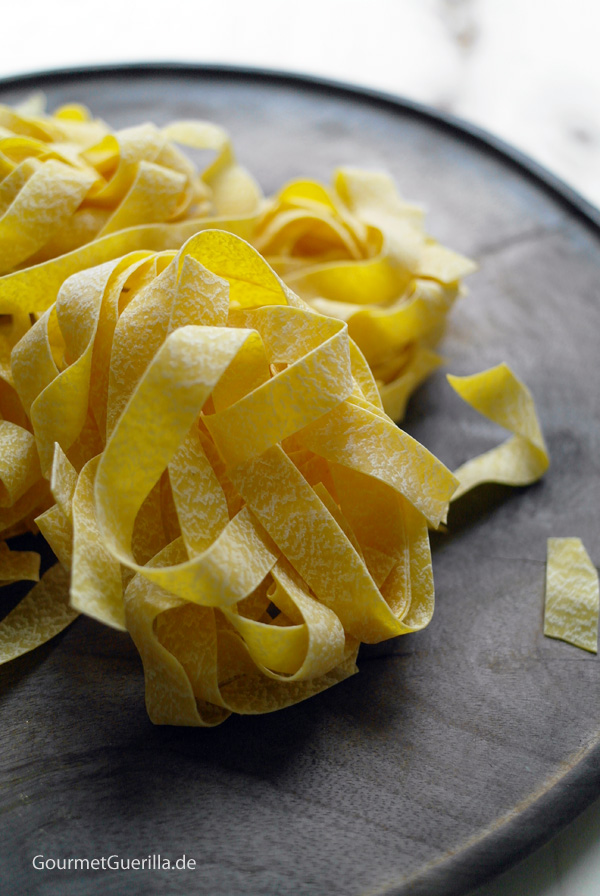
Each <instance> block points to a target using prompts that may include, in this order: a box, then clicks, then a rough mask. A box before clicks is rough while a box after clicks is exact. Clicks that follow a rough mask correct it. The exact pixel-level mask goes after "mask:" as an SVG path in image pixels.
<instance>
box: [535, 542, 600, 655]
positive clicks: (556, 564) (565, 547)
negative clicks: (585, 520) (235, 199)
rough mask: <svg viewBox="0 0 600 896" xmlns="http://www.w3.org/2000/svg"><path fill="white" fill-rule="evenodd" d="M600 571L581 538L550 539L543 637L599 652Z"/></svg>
mask: <svg viewBox="0 0 600 896" xmlns="http://www.w3.org/2000/svg"><path fill="white" fill-rule="evenodd" d="M599 612H600V592H599V586H598V571H597V569H596V567H595V566H594V565H593V563H592V561H591V560H590V557H589V555H588V553H587V551H586V549H585V547H584V546H583V543H582V542H581V540H580V539H579V538H549V539H548V560H547V565H546V601H545V612H544V634H545V635H547V636H548V637H549V638H559V639H560V640H561V641H568V642H569V643H570V644H574V645H575V646H576V647H581V648H582V649H583V650H589V651H590V652H591V653H597V652H598V614H599Z"/></svg>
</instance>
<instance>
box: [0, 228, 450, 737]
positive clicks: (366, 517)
mask: <svg viewBox="0 0 600 896" xmlns="http://www.w3.org/2000/svg"><path fill="white" fill-rule="evenodd" d="M11 374H12V382H13V387H14V389H15V391H16V393H17V395H18V396H19V398H20V401H21V404H22V407H23V408H24V409H25V411H26V413H27V415H28V420H29V421H30V425H31V427H32V430H33V436H29V438H30V439H34V440H35V445H36V446H37V455H36V457H35V460H36V463H37V466H36V465H35V464H33V461H32V462H31V463H30V464H29V466H28V464H27V463H26V462H25V460H23V462H22V463H21V465H20V467H19V471H20V474H19V475H20V476H21V479H22V485H21V486H20V488H21V489H22V488H23V487H25V485H27V484H28V483H30V482H31V483H32V484H33V486H36V485H37V484H38V482H39V480H41V481H44V480H49V481H50V486H51V489H52V494H53V496H54V499H55V504H54V505H53V506H52V507H49V508H48V509H46V510H45V511H44V512H43V513H42V514H41V515H40V516H38V520H37V522H38V525H39V527H40V529H41V530H42V532H43V533H44V535H45V537H46V538H47V540H48V541H49V543H50V545H51V546H52V547H53V549H54V550H55V553H56V554H57V556H58V557H59V558H60V559H61V561H62V563H63V564H64V565H65V566H68V567H69V568H70V605H71V608H72V611H73V613H75V612H77V611H79V612H83V613H86V614H87V615H89V616H92V617H93V618H95V619H97V620H99V621H101V622H103V623H105V624H108V625H111V626H113V627H115V628H120V629H125V628H126V629H128V630H129V632H130V633H131V635H132V637H133V639H134V641H135V643H136V645H137V646H138V649H139V651H140V654H141V656H142V660H143V662H144V667H145V671H146V694H147V704H148V710H149V713H150V716H151V718H152V719H153V720H154V721H156V722H163V723H170V724H195V725H212V724H216V723H217V722H219V721H221V720H222V719H223V718H224V717H225V716H226V715H227V714H228V713H229V712H231V711H234V712H265V711H268V710H272V709H276V708H279V707H282V706H286V705H289V704H290V703H293V702H296V701H297V700H301V699H304V698H305V697H308V696H310V695H312V694H315V693H318V692H319V691H320V690H322V689H323V688H325V687H328V686H329V685H331V684H333V683H335V682H336V681H340V680H342V679H343V678H345V677H347V676H348V675H349V674H351V673H352V672H354V671H355V669H356V667H355V659H356V653H357V650H358V646H359V644H360V642H361V641H363V642H364V641H366V642H377V641H380V640H382V639H384V638H389V637H392V636H394V635H398V634H403V633H406V632H410V631H415V630H417V629H419V628H422V627H423V626H424V625H426V624H427V622H428V621H429V619H430V618H431V614H432V612H433V578H432V575H431V560H430V554H429V541H428V529H427V527H428V523H429V524H431V525H434V526H435V525H438V523H439V522H440V521H441V520H443V519H444V518H445V514H446V512H447V508H448V502H449V500H450V497H451V495H452V492H453V490H454V488H455V487H456V480H455V478H454V477H453V476H452V474H451V473H450V472H449V471H448V470H447V469H446V468H445V467H444V466H443V464H441V463H440V462H439V461H438V460H437V459H436V458H434V457H433V456H432V455H431V454H430V453H429V452H428V451H427V450H426V449H425V448H423V447H422V446H421V445H419V444H418V443H417V442H415V441H414V439H412V438H410V437H409V436H408V435H407V434H406V433H403V432H402V431H401V430H399V429H398V428H397V427H396V426H395V425H394V424H393V423H392V421H391V420H390V419H389V418H388V417H387V416H386V415H385V413H384V412H383V411H382V409H381V405H380V402H379V396H378V393H377V390H376V388H375V384H374V382H373V380H372V378H371V377H370V375H369V372H368V368H367V367H366V365H365V363H364V360H363V359H362V356H361V355H360V353H358V352H357V349H356V347H355V346H354V345H353V343H352V341H351V339H350V338H349V335H348V327H347V325H346V324H345V323H344V322H343V321H340V320H335V319H332V318H328V317H324V316H322V315H321V314H318V313H315V312H314V311H313V310H311V309H310V308H308V307H307V306H306V305H305V304H304V302H303V301H302V300H301V299H299V298H298V297H297V296H296V295H295V294H294V293H292V292H291V290H290V289H289V288H288V287H286V286H285V285H284V284H283V283H282V282H281V280H280V279H279V278H278V277H277V275H276V274H275V273H274V272H273V270H272V269H271V268H270V267H269V265H268V264H267V263H266V262H265V261H264V260H263V259H262V258H261V256H260V255H259V254H258V253H257V252H256V250H255V249H253V248H252V247H251V246H250V245H249V244H247V243H245V242H244V241H243V240H241V239H240V238H239V237H236V236H234V235H232V234H230V233H226V232H223V231H215V230H205V231H202V232H200V233H198V234H197V235H195V236H194V237H193V238H192V239H190V240H189V241H188V242H187V243H186V244H185V245H184V247H183V248H182V249H181V250H180V251H179V252H177V253H175V252H162V253H151V252H136V253H131V254H129V255H127V256H125V257H123V258H121V259H117V260H114V261H109V262H106V263H105V264H103V265H100V266H99V267H95V268H91V269H89V270H87V271H84V272H80V273H78V274H75V275H73V276H72V277H71V278H70V279H68V280H67V281H66V282H65V284H64V285H63V286H62V287H61V289H60V292H59V295H58V298H57V301H56V303H55V304H54V305H52V306H51V307H49V308H48V310H47V311H46V312H44V313H43V314H42V315H41V316H40V317H39V319H38V320H37V321H36V323H35V324H34V325H33V327H32V328H31V329H30V330H29V331H27V332H26V333H25V334H24V335H23V337H22V338H21V340H20V341H19V343H18V344H17V345H16V347H15V349H14V350H13V353H12V365H11ZM21 441H22V443H23V445H24V446H26V445H28V441H27V438H26V437H25V436H21ZM23 450H24V451H25V449H23ZM28 456H29V455H27V452H26V451H25V453H24V454H23V457H28ZM38 456H39V462H37V457H38ZM21 468H22V469H21ZM25 468H27V469H29V468H30V469H29V473H28V474H27V476H25V474H24V473H23V469H25ZM15 481H16V480H15ZM8 486H9V482H8V480H7V488H8ZM382 519H385V534H384V533H381V534H380V535H379V536H378V537H377V538H374V534H375V533H377V532H378V530H379V528H380V525H381V521H382ZM32 593H33V592H32ZM33 600H35V598H32V601H33ZM44 605H45V604H44ZM60 607H61V604H60V598H59V602H58V604H57V605H56V609H57V614H56V615H57V617H58V621H57V619H56V618H54V617H53V616H52V614H50V613H48V621H47V623H46V628H47V629H48V631H52V630H53V626H55V627H56V626H57V625H58V624H59V621H60V623H61V624H62V622H64V621H65V620H64V619H63V616H62V615H61V612H59V611H60ZM17 609H18V608H17ZM22 612H23V619H24V620H25V619H27V618H29V614H30V612H31V610H30V609H29V607H28V606H25V607H24V609H23V611H22ZM7 624H8V625H9V627H10V625H12V624H13V623H12V622H10V620H8V622H7Z"/></svg>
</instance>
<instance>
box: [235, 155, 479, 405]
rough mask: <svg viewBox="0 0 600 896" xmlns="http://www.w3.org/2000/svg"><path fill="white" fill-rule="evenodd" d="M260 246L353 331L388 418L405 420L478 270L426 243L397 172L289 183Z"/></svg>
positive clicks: (342, 172)
mask: <svg viewBox="0 0 600 896" xmlns="http://www.w3.org/2000/svg"><path fill="white" fill-rule="evenodd" d="M251 240H252V242H253V243H254V245H255V246H256V247H257V248H258V249H259V250H260V251H261V252H262V253H263V254H264V256H265V257H266V258H267V260H268V261H269V262H270V264H271V265H272V266H273V268H274V269H275V270H276V271H277V272H278V273H280V274H281V276H282V277H283V279H284V280H285V281H286V283H288V284H289V285H290V286H291V287H292V289H294V290H295V291H296V292H297V293H298V295H300V296H301V297H302V298H303V299H305V300H306V301H307V302H308V303H309V304H310V305H311V306H312V307H313V308H315V309H317V310H318V311H321V312H322V313H323V314H327V315H329V316H331V317H336V318H339V319H340V320H343V321H345V322H346V323H347V324H348V332H349V334H350V336H351V338H352V339H353V340H354V341H355V342H356V344H357V345H358V347H359V348H360V350H361V351H362V353H363V354H364V356H365V358H366V359H367V361H368V363H369V365H370V367H371V370H372V372H373V375H374V377H375V380H376V382H377V385H378V387H379V390H380V393H381V398H382V401H383V406H384V408H385V411H386V413H387V414H389V416H390V417H392V419H394V420H400V419H401V418H402V417H403V416H404V411H405V408H406V403H407V401H408V398H409V397H410V395H411V393H412V392H413V391H414V389H415V388H416V387H417V386H418V385H419V384H420V383H421V382H422V381H423V380H424V379H426V378H427V377H428V376H429V374H430V373H431V372H432V371H433V370H435V369H436V367H438V366H439V364H440V363H441V358H440V357H439V356H438V355H437V354H436V353H435V352H434V351H433V350H432V348H433V346H434V345H435V344H436V343H437V342H438V341H439V339H440V337H441V336H442V334H443V331H444V326H445V320H446V316H447V315H448V312H449V311H450V309H451V308H452V305H453V303H454V300H455V299H456V297H457V295H459V293H460V290H461V280H462V278H463V277H465V276H466V275H467V274H469V273H471V272H472V271H473V270H474V267H475V266H474V265H473V263H472V262H471V261H469V259H467V258H464V257H463V256H461V255H459V254H457V253H455V252H452V251H451V250H450V249H447V248H445V247H443V246H440V245H438V244H437V243H436V242H435V241H434V240H433V239H431V237H429V236H427V234H426V232H425V229H424V223H423V212H422V211H421V210H420V209H418V208H416V207H414V206H411V205H408V204H407V203H405V202H403V201H402V200H401V199H400V198H399V197H398V194H397V191H396V187H395V184H394V182H393V181H392V180H391V178H390V177H389V176H388V175H386V174H384V173H382V172H372V171H362V170H359V169H350V168H340V169H339V170H338V171H337V172H336V173H335V176H334V181H333V186H332V187H331V188H327V187H325V186H324V185H323V184H320V183H318V182H316V181H306V180H303V181H293V182H292V183H289V184H287V185H286V186H285V187H283V188H282V189H281V190H280V191H279V193H278V194H277V195H276V196H275V197H273V198H272V199H271V200H270V201H269V202H268V203H267V205H266V208H265V210H264V211H263V213H262V214H261V216H260V217H259V218H258V220H257V223H256V227H255V228H254V231H253V235H252V237H251Z"/></svg>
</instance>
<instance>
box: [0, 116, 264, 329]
mask: <svg viewBox="0 0 600 896" xmlns="http://www.w3.org/2000/svg"><path fill="white" fill-rule="evenodd" d="M181 145H183V146H186V147H188V148H193V149H201V150H210V151H211V153H212V155H213V158H212V161H211V162H210V164H208V166H207V167H206V168H205V169H204V171H202V172H199V171H198V170H197V169H196V167H195V165H194V164H193V163H192V161H191V160H190V159H189V158H188V157H187V156H186V155H185V154H184V152H182V151H181V149H179V146H181ZM260 202H261V194H260V190H259V188H258V186H257V184H256V182H255V181H254V179H253V178H252V177H251V175H250V174H249V173H248V172H247V171H246V170H245V169H244V168H242V167H241V166H240V165H239V164H238V163H237V161H236V159H235V155H234V153H233V149H232V146H231V142H230V140H229V137H228V135H227V134H226V132H225V131H224V130H223V129H222V128H220V127H218V126H217V125H214V124H212V123H210V122H201V121H196V122H175V123H173V124H170V125H167V126H166V127H164V128H158V127H156V126H155V125H153V124H141V125H136V126H134V127H129V128H124V129H122V130H119V131H114V132H113V131H111V130H110V128H109V127H108V126H107V125H106V124H104V122H101V121H98V120H96V119H92V118H91V116H90V113H89V112H88V110H87V109H85V108H84V107H82V106H75V105H72V106H63V107H61V108H60V109H58V110H57V111H56V112H54V114H52V115H47V114H44V113H43V111H42V110H40V109H39V108H36V107H35V104H30V106H25V107H21V108H17V109H11V108H9V107H7V106H0V275H4V276H0V314H16V313H19V312H20V313H23V312H26V313H31V312H43V311H45V310H46V309H47V308H48V307H49V306H50V305H51V304H52V303H53V302H54V300H55V298H56V296H57V293H58V290H59V288H60V286H61V285H62V283H63V282H64V281H65V280H66V279H67V277H69V276H70V275H71V274H73V273H75V272H77V271H79V270H83V269H85V268H88V267H91V266H93V265H97V264H101V263H103V262H105V261H109V260H112V259H115V258H118V257H120V256H122V255H124V254H126V253H128V252H131V251H136V250H138V249H147V250H151V251H161V250H163V249H178V248H179V247H180V246H181V245H182V243H183V242H185V240H186V239H188V238H189V237H190V236H192V235H193V234H194V233H196V232H197V231H198V230H201V229H202V228H203V227H206V226H207V219H208V221H210V222H211V223H210V226H213V227H214V226H215V222H217V226H219V227H220V228H222V229H232V230H233V231H235V232H239V233H240V234H242V235H248V233H249V229H250V227H251V225H252V222H253V220H254V217H255V216H256V213H257V211H258V208H259V205H260Z"/></svg>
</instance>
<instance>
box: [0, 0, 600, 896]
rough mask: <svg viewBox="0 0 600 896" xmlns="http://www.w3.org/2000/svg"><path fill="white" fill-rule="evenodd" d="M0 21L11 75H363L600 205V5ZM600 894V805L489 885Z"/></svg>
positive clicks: (73, 13)
mask: <svg viewBox="0 0 600 896" xmlns="http://www.w3.org/2000/svg"><path fill="white" fill-rule="evenodd" d="M0 21H1V24H2V37H3V40H2V51H1V53H0V77H1V76H4V75H12V74H18V73H22V72H27V71H31V70H35V69H45V68H61V67H65V66H73V65H85V64H90V63H107V62H108V63H110V62H131V61H141V60H144V61H150V60H156V61H157V60H163V61H187V62H216V63H230V64H237V65H252V66H259V67H268V68H278V69H286V70H291V71H298V72H309V73H312V74H315V75H321V76H325V77H329V78H335V79H339V80H343V81H349V82H357V83H361V84H364V85H367V86H370V87H375V88H379V89H382V90H385V91H389V92H392V93H397V94H402V95H404V96H407V97H410V98H412V99H416V100H419V101H421V102H425V103H429V104H431V105H433V106H436V107H438V108H441V109H444V110H446V111H450V112H453V113H455V114H457V115H459V116H461V117H464V118H466V119H468V120H470V121H472V122H475V123H476V124H478V125H481V126H483V127H484V128H486V129H488V130H489V131H491V132H493V133H495V134H497V135H498V136H500V137H502V138H503V139H504V140H506V141H508V142H509V143H512V144H513V145H515V146H517V147H519V148H520V149H522V150H524V151H525V152H527V153H528V154H530V155H531V156H532V157H533V158H535V159H537V160H538V161H539V162H541V163H542V164H544V165H545V166H546V167H548V168H549V169H550V170H551V171H553V172H554V173H556V174H558V175H559V176H560V177H562V178H563V179H564V180H565V181H567V182H568V183H569V184H571V185H572V186H574V187H575V188H576V189H577V190H578V191H579V192H580V193H581V194H582V195H584V196H585V197H586V198H587V199H589V200H590V201H591V202H593V203H595V204H596V205H599V206H600V54H599V46H598V38H599V36H600V4H599V3H598V2H597V0H298V2H282V0H221V2H219V3H217V2H214V0H213V2H205V0H195V2H190V0H168V2H157V0H145V2H141V0H102V2H100V3H97V4H90V3H84V2H82V0H55V2H53V3H49V2H47V0H27V2H10V3H7V4H5V5H4V8H3V10H2V18H1V20H0ZM599 662H600V659H599ZM598 894H600V803H599V804H597V805H595V806H593V807H591V809H589V810H588V811H587V812H586V813H584V815H583V816H581V817H580V818H579V819H578V820H577V821H576V822H575V823H574V824H573V825H572V826H571V827H570V828H569V829H567V830H566V831H565V832H563V834H561V835H560V836H559V837H558V838H556V839H555V840H554V841H553V842H552V843H550V844H549V845H547V846H546V847H544V848H543V849H542V850H541V851H540V852H539V853H537V854H536V855H534V856H532V857H530V858H529V859H528V860H526V862H525V863H523V864H522V865H521V866H519V867H518V868H516V869H513V870H511V871H509V872H507V873H506V874H505V875H504V876H503V877H501V878H499V879H498V880H496V881H494V882H493V883H491V884H489V885H488V886H486V887H484V888H482V889H481V890H478V891H477V896H598Z"/></svg>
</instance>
